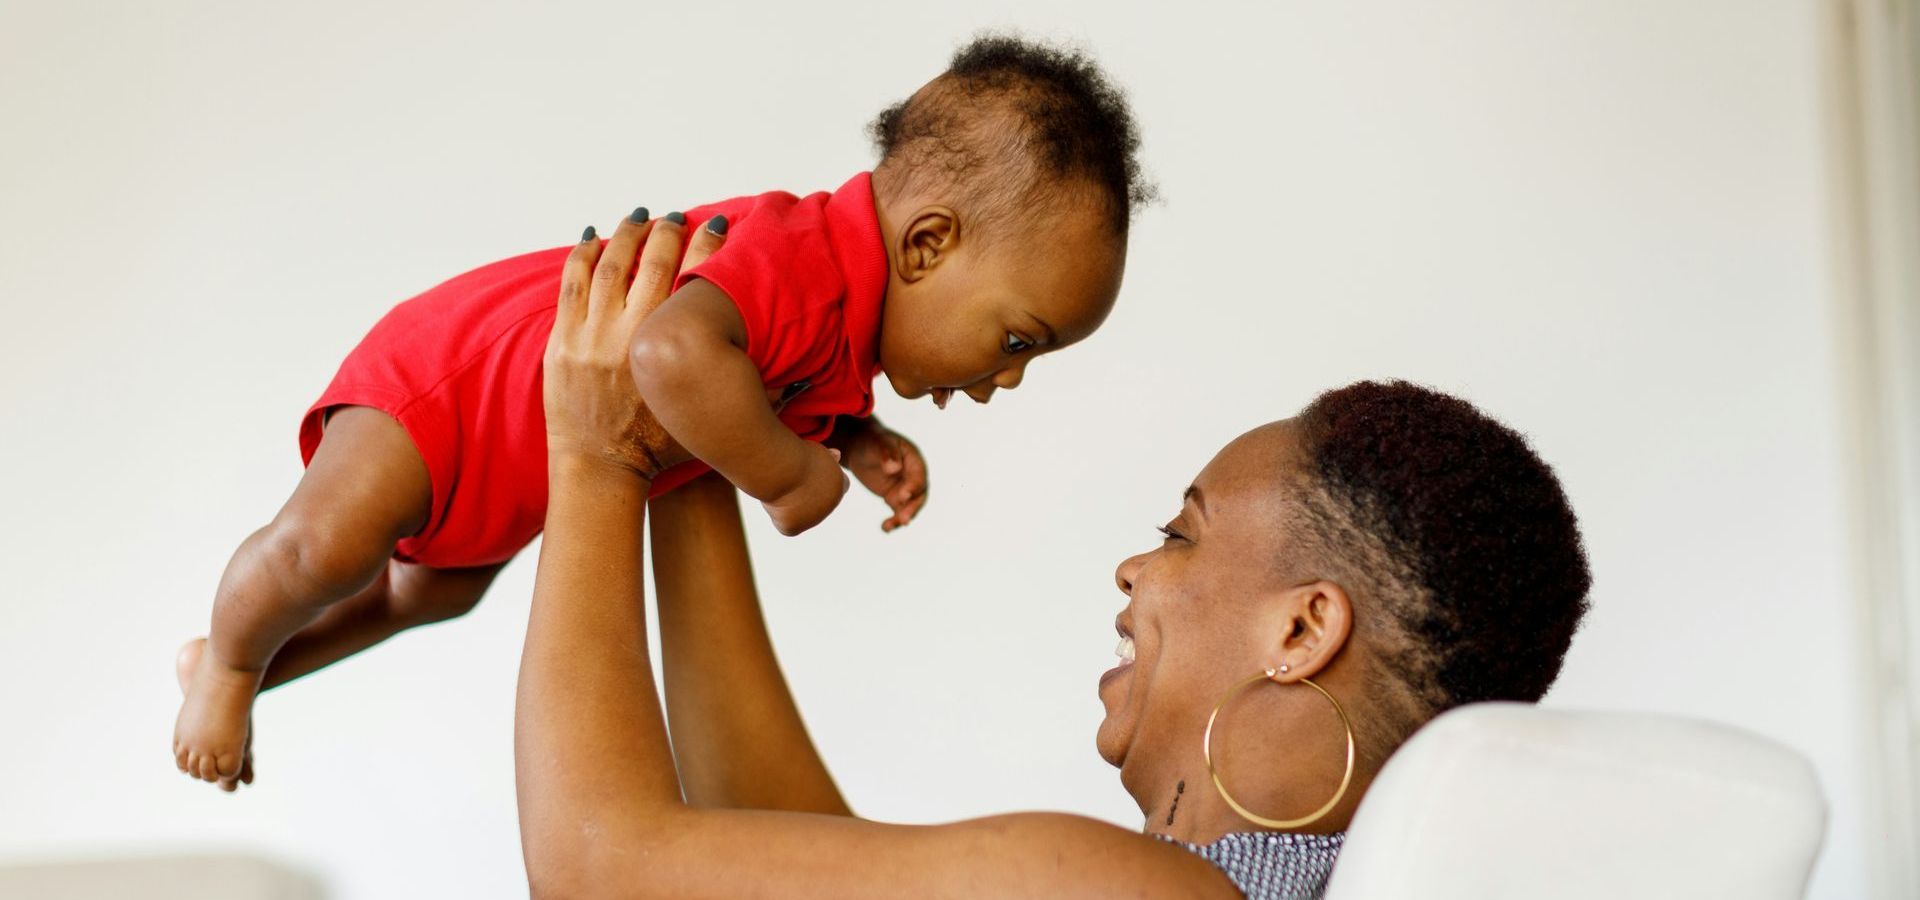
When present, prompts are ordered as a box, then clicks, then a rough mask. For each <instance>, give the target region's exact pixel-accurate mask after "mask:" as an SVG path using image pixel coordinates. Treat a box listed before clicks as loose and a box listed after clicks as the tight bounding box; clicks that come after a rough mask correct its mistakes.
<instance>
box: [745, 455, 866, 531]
mask: <svg viewBox="0 0 1920 900" xmlns="http://www.w3.org/2000/svg"><path fill="white" fill-rule="evenodd" d="M807 447H808V451H807V472H806V476H805V477H803V478H801V479H800V483H799V484H797V485H794V487H793V489H792V490H790V491H788V492H786V493H785V494H782V495H781V496H778V497H775V498H773V499H772V500H768V501H766V502H765V503H762V504H760V505H762V506H764V507H766V508H767V515H768V517H770V518H772V519H773V527H775V528H778V529H780V533H781V534H784V535H787V536H788V537H792V536H793V535H796V534H799V533H800V532H802V531H805V530H807V529H809V528H812V527H813V526H815V525H818V524H820V523H821V522H822V521H824V520H825V519H826V518H827V515H828V514H829V513H831V512H833V510H834V507H837V506H839V505H840V498H841V497H844V496H846V495H847V486H848V482H847V476H846V473H844V472H841V471H840V451H838V450H829V449H827V448H826V447H822V446H820V445H819V444H815V443H812V442H808V443H807Z"/></svg>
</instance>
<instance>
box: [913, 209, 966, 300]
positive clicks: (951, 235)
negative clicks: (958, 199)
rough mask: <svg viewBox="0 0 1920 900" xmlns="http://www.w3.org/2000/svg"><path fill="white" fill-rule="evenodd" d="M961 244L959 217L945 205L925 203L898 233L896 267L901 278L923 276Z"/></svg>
mask: <svg viewBox="0 0 1920 900" xmlns="http://www.w3.org/2000/svg"><path fill="white" fill-rule="evenodd" d="M959 246H960V216H959V214H958V213H955V212H954V211H953V210H952V209H951V208H949V207H945V206H928V207H924V208H922V209H920V210H919V211H918V212H915V213H914V214H913V217H912V218H910V219H908V220H907V227H906V229H905V230H903V231H901V232H900V255H899V260H900V263H899V268H900V272H899V275H900V279H901V280H902V281H907V282H914V281H919V280H920V279H921V278H924V277H926V275H927V273H929V272H932V271H933V269H934V267H935V266H938V265H939V264H940V263H941V261H943V260H945V259H946V258H947V257H948V256H949V255H951V254H952V253H953V251H954V250H956V249H957V248H958V247H959Z"/></svg>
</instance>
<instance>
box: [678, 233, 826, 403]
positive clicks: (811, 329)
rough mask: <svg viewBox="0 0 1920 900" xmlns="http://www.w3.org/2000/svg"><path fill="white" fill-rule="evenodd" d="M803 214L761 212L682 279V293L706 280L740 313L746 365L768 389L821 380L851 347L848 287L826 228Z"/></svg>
mask: <svg viewBox="0 0 1920 900" xmlns="http://www.w3.org/2000/svg"><path fill="white" fill-rule="evenodd" d="M807 213H808V211H807V210H806V208H805V207H804V206H798V207H792V208H789V209H787V210H775V209H767V208H757V209H755V210H753V212H752V213H751V214H750V215H746V216H743V217H741V218H740V219H739V220H737V222H735V223H734V224H733V225H732V227H730V228H729V229H728V230H727V242H726V243H725V244H724V245H722V246H721V247H720V249H719V250H718V251H717V252H715V253H714V254H713V255H712V256H710V257H708V258H707V260H706V261H705V262H703V263H701V264H700V265H698V266H695V267H693V268H692V269H689V270H687V271H685V272H682V273H681V274H680V278H679V279H678V281H677V282H676V283H675V287H676V288H678V287H680V286H682V285H685V284H686V283H687V282H688V281H689V280H692V279H694V278H702V279H705V280H707V281H708V282H711V283H712V284H713V285H714V286H715V287H718V288H719V289H720V290H721V291H722V292H723V293H725V294H726V295H727V296H728V297H729V298H731V299H732V300H733V305H734V306H735V307H736V308H738V309H739V310H740V320H741V321H742V322H744V323H745V324H746V330H747V357H748V358H749V359H752V360H753V364H754V367H755V368H758V369H759V370H760V381H761V383H763V384H766V385H768V386H780V387H784V386H786V385H789V384H792V383H794V382H796V381H811V380H817V379H818V378H819V377H820V376H821V375H822V374H823V373H826V372H828V371H829V370H830V369H831V368H832V367H833V364H834V361H835V358H836V356H837V355H838V354H839V352H840V348H841V347H842V345H844V344H845V343H846V334H845V326H843V325H842V324H841V322H840V298H841V296H842V295H843V294H844V293H845V292H846V285H845V283H844V282H843V281H842V280H841V278H840V272H839V268H838V267H837V266H836V265H835V263H834V259H833V249H832V246H831V245H830V244H828V243H827V238H826V233H825V225H824V222H821V223H813V222H811V219H813V218H818V216H817V215H811V216H810V215H808V214H807Z"/></svg>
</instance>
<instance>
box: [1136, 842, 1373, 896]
mask: <svg viewBox="0 0 1920 900" xmlns="http://www.w3.org/2000/svg"><path fill="white" fill-rule="evenodd" d="M1154 837H1157V838H1159V839H1161V840H1163V841H1166V842H1167V843H1169V844H1175V845H1178V846H1181V847H1185V848H1187V849H1188V850H1191V851H1193V852H1194V853H1196V854H1198V855H1199V856H1200V858H1201V859H1204V860H1206V861H1207V862H1210V863H1213V865H1214V867H1215V868H1217V869H1219V870H1220V871H1222V872H1225V873H1226V875H1227V877H1228V878H1230V879H1232V880H1233V884H1234V886H1235V887H1238V888H1239V889H1240V893H1241V894H1244V895H1245V896H1246V897H1247V900H1313V898H1318V897H1319V896H1320V895H1321V894H1323V893H1326V890H1327V876H1329V875H1332V874H1333V862H1334V860H1335V859H1338V858H1339V856H1340V847H1341V845H1342V844H1345V843H1346V842H1347V835H1346V833H1345V832H1339V833H1335V834H1293V833H1291V832H1286V831H1237V832H1234V833H1231V834H1224V835H1221V836H1220V839H1219V840H1217V841H1214V842H1213V843H1211V844H1189V843H1187V842H1186V841H1176V840H1174V839H1172V838H1170V837H1167V836H1166V835H1159V834H1157V835H1154Z"/></svg>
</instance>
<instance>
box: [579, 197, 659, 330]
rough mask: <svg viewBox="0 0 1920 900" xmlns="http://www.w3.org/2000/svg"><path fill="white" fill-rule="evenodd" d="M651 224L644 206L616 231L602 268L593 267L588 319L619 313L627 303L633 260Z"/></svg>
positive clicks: (615, 229) (605, 252) (608, 244)
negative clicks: (600, 313)
mask: <svg viewBox="0 0 1920 900" xmlns="http://www.w3.org/2000/svg"><path fill="white" fill-rule="evenodd" d="M652 224H653V223H651V222H648V221H647V208H646V207H644V206H642V207H639V208H637V209H635V210H634V211H633V212H632V213H630V214H628V215H627V217H626V218H624V219H621V220H620V224H619V225H617V226H615V227H614V229H613V237H611V238H609V239H608V240H607V246H606V249H605V250H603V251H601V253H600V262H599V264H598V265H595V266H594V267H593V290H592V291H591V292H590V293H589V294H588V296H587V314H588V315H594V314H596V313H599V312H601V311H602V310H606V311H609V312H612V313H615V314H618V313H619V312H620V309H621V307H622V305H624V304H625V302H626V297H627V285H628V284H629V283H631V282H632V280H633V265H634V262H633V258H634V256H635V255H637V254H638V253H639V252H640V241H641V240H642V239H643V238H645V237H646V236H647V232H648V230H649V229H651V228H652Z"/></svg>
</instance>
